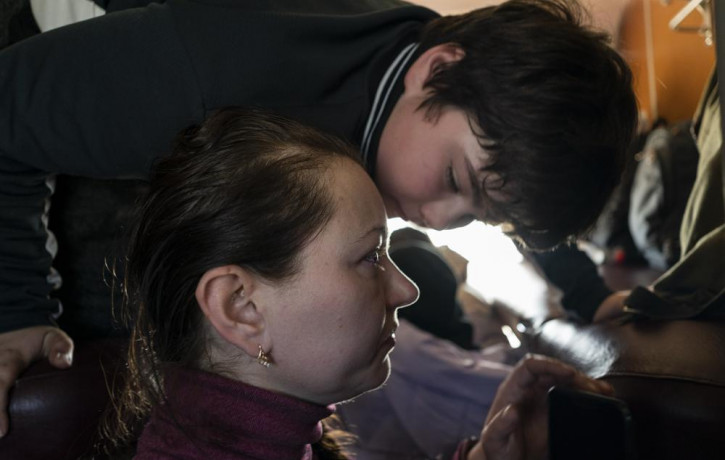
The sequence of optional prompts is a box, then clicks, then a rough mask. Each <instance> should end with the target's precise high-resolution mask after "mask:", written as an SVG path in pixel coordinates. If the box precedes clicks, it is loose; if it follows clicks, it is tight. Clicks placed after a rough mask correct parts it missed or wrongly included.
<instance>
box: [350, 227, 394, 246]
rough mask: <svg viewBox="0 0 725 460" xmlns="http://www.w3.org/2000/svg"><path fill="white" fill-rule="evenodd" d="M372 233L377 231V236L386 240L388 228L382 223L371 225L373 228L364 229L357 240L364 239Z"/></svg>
mask: <svg viewBox="0 0 725 460" xmlns="http://www.w3.org/2000/svg"><path fill="white" fill-rule="evenodd" d="M372 233H377V234H378V236H380V237H382V238H383V240H387V238H388V229H387V228H386V227H385V226H384V225H380V226H376V227H373V228H371V229H369V230H368V231H366V232H365V233H363V234H362V235H361V236H360V238H358V239H357V241H358V242H360V241H362V240H364V239H365V238H367V237H368V236H369V235H370V234H372Z"/></svg>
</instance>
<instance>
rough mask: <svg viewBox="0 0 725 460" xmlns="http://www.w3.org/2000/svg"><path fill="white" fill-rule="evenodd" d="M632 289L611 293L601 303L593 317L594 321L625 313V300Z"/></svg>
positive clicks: (598, 321)
mask: <svg viewBox="0 0 725 460" xmlns="http://www.w3.org/2000/svg"><path fill="white" fill-rule="evenodd" d="M629 292H630V291H617V292H614V293H612V294H611V295H609V297H607V298H606V299H604V301H603V302H602V303H601V304H600V305H599V308H597V311H596V312H595V313H594V317H593V318H592V322H593V323H601V322H604V321H608V320H610V319H614V318H618V317H620V316H622V315H624V300H625V299H626V298H627V297H628V296H629Z"/></svg>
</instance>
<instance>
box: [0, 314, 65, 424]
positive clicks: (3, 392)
mask: <svg viewBox="0 0 725 460" xmlns="http://www.w3.org/2000/svg"><path fill="white" fill-rule="evenodd" d="M43 358H47V359H48V362H49V363H50V364H51V365H53V366H55V367H58V368H61V369H64V368H67V367H70V366H71V364H72V363H73V340H71V338H70V337H68V334H66V333H65V332H63V331H62V330H60V329H58V328H57V327H53V326H33V327H28V328H25V329H18V330H17V331H10V332H5V333H2V334H0V437H3V436H5V433H7V432H8V427H9V423H8V413H7V410H8V392H9V391H10V388H11V387H12V386H13V385H14V384H15V380H16V379H17V378H18V376H19V375H20V374H21V373H22V372H23V371H24V370H25V369H26V368H27V367H28V366H30V364H32V363H33V362H35V361H37V360H39V359H43Z"/></svg>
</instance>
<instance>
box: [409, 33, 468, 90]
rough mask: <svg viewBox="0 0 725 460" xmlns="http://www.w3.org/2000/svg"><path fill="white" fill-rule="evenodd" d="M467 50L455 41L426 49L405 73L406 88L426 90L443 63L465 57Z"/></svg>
mask: <svg viewBox="0 0 725 460" xmlns="http://www.w3.org/2000/svg"><path fill="white" fill-rule="evenodd" d="M463 56H465V52H464V51H463V49H462V48H461V47H460V46H458V45H455V44H453V43H443V44H441V45H436V46H434V47H432V48H429V49H427V50H426V51H424V52H423V53H422V54H421V55H420V56H418V58H417V59H416V60H415V61H414V62H413V64H412V65H411V66H410V68H409V69H408V72H407V73H406V74H405V80H404V83H405V90H406V91H421V92H425V91H427V90H424V89H423V87H424V85H425V83H426V82H427V81H428V80H430V78H431V77H432V76H433V74H435V73H436V71H437V70H438V68H439V67H440V66H441V65H446V64H449V63H451V62H456V61H459V60H461V59H463Z"/></svg>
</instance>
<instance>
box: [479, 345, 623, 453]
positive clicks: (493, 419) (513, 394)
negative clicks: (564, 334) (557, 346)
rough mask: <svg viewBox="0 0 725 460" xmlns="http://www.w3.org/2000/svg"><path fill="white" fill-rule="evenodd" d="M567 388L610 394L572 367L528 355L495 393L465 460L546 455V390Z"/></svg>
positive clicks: (549, 359) (598, 382)
mask: <svg viewBox="0 0 725 460" xmlns="http://www.w3.org/2000/svg"><path fill="white" fill-rule="evenodd" d="M554 385H563V386H569V387H572V388H577V389H581V390H585V391H589V392H593V393H600V394H605V395H612V394H613V389H612V387H611V386H610V385H609V384H607V383H605V382H601V381H597V380H594V379H591V378H589V377H587V376H586V375H584V374H582V373H581V372H579V371H577V370H576V369H574V368H573V367H571V366H569V365H566V364H564V363H562V362H560V361H557V360H555V359H552V358H548V357H545V356H540V355H528V356H527V357H526V358H524V359H523V360H522V361H521V362H519V364H518V365H517V366H516V367H515V368H514V370H513V371H512V372H511V374H510V375H509V376H508V377H507V378H506V380H504V381H503V383H501V386H500V387H499V389H498V392H497V393H496V398H495V399H494V401H493V404H492V405H491V409H490V411H489V413H488V417H487V419H486V423H485V425H484V428H483V431H482V432H481V439H480V440H479V441H478V443H477V444H476V445H475V446H474V447H473V448H472V449H471V451H470V452H469V454H468V460H523V459H526V460H530V459H544V458H547V456H548V452H547V451H548V435H549V430H548V403H547V395H548V391H549V389H550V388H551V387H552V386H554Z"/></svg>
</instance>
